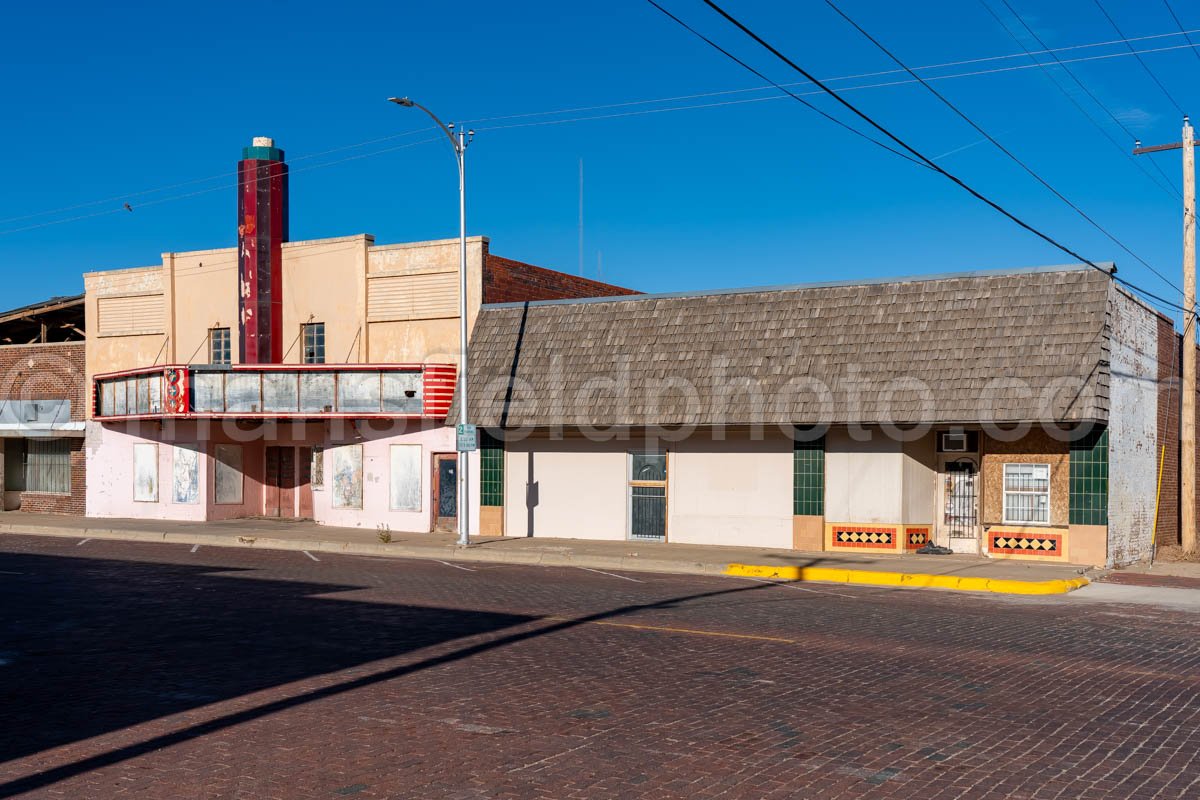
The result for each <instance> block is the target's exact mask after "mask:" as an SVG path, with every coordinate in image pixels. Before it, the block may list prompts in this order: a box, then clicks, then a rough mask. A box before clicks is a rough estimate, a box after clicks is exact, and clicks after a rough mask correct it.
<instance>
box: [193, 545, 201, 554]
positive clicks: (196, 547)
mask: <svg viewBox="0 0 1200 800" xmlns="http://www.w3.org/2000/svg"><path fill="white" fill-rule="evenodd" d="M199 549H200V545H198V544H194V545H192V552H193V553H194V552H196V551H197V550H199Z"/></svg>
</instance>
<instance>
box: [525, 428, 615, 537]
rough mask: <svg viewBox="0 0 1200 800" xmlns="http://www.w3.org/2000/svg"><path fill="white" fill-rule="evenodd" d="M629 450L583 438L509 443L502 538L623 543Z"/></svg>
mask: <svg viewBox="0 0 1200 800" xmlns="http://www.w3.org/2000/svg"><path fill="white" fill-rule="evenodd" d="M627 445H628V443H626V442H590V441H588V440H586V439H564V440H562V441H553V440H550V439H525V440H524V441H520V442H508V443H507V445H506V452H505V454H504V533H505V535H507V536H551V537H561V538H570V539H614V540H621V539H624V538H626V536H625V528H626V522H625V508H626V497H625V493H626V486H627V480H626V475H627V470H628V465H627V461H626V452H627ZM531 528H532V530H531Z"/></svg>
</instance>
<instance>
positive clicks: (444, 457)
mask: <svg viewBox="0 0 1200 800" xmlns="http://www.w3.org/2000/svg"><path fill="white" fill-rule="evenodd" d="M432 483H433V529H434V530H435V531H450V532H454V531H457V530H458V454H457V453H434V455H433V481H432Z"/></svg>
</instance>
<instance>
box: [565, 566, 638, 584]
mask: <svg viewBox="0 0 1200 800" xmlns="http://www.w3.org/2000/svg"><path fill="white" fill-rule="evenodd" d="M576 569H581V570H583V571H584V572H594V573H596V574H597V575H607V576H608V577H610V578H620V579H621V580H623V581H632V582H634V583H645V581H639V580H638V579H637V578H630V577H629V576H628V575H618V574H617V573H615V572H605V571H604V570H602V569H591V568H590V567H576Z"/></svg>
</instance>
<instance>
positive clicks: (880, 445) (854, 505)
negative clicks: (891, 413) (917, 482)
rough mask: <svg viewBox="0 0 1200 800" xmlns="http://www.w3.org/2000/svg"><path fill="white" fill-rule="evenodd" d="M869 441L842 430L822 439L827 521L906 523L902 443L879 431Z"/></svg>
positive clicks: (831, 432)
mask: <svg viewBox="0 0 1200 800" xmlns="http://www.w3.org/2000/svg"><path fill="white" fill-rule="evenodd" d="M871 433H872V437H871V440H870V441H867V442H860V441H856V440H855V439H852V438H851V437H850V434H849V433H848V432H847V431H846V430H845V429H833V430H830V431H829V433H828V434H827V435H826V436H825V519H826V521H827V522H879V523H889V524H896V523H900V522H907V521H908V520H904V519H902V517H903V511H904V509H903V499H904V495H903V483H904V453H903V450H902V447H901V443H900V442H897V441H893V440H892V439H889V438H888V437H887V436H885V435H884V434H883V432H882V431H880V430H878V429H873V430H872V431H871Z"/></svg>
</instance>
